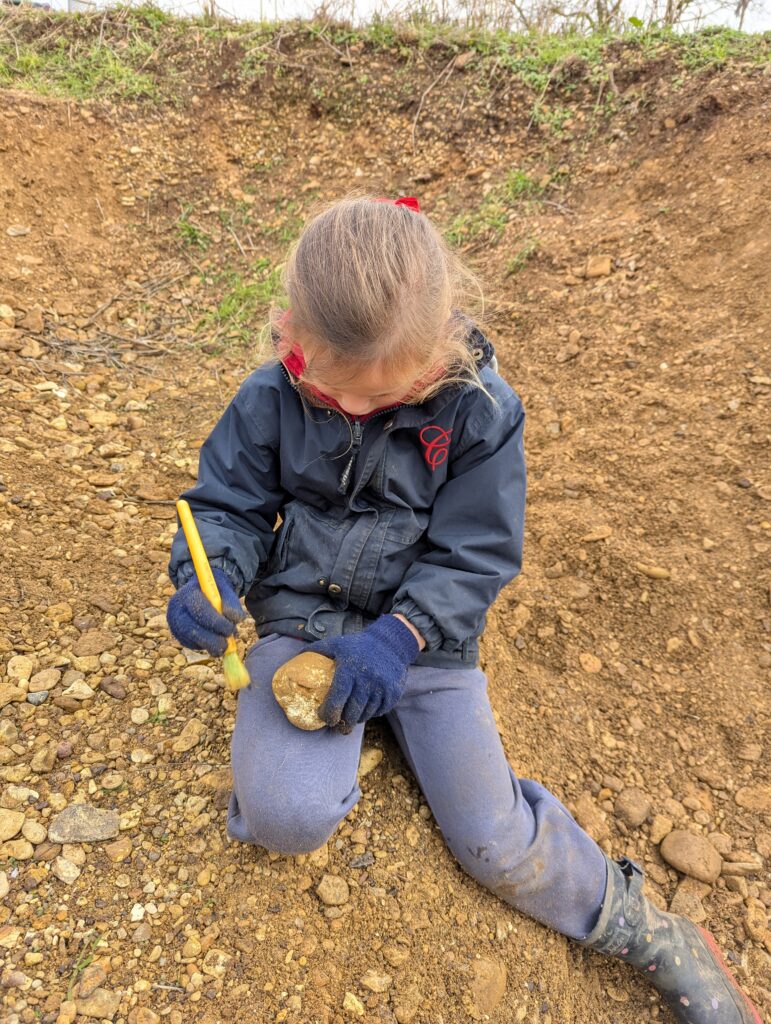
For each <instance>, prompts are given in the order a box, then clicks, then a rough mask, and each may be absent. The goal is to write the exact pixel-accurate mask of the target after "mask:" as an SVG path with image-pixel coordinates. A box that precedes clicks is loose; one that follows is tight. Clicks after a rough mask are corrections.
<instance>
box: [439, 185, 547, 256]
mask: <svg viewBox="0 0 771 1024" xmlns="http://www.w3.org/2000/svg"><path fill="white" fill-rule="evenodd" d="M546 188H547V186H546V184H545V183H544V182H543V181H536V179H535V178H533V177H531V176H530V175H529V174H528V173H527V171H524V170H522V169H521V168H512V169H511V170H510V171H509V172H508V174H507V175H506V178H505V179H504V181H503V182H502V183H501V184H500V185H495V186H493V188H491V189H490V191H489V192H488V193H487V195H486V196H484V197H483V198H482V200H481V201H480V202H479V203H478V204H477V205H476V207H473V208H472V209H471V210H469V211H468V212H466V213H462V214H460V215H459V216H457V217H456V218H455V219H454V220H453V221H452V222H451V224H450V226H449V227H448V228H447V229H446V231H445V232H444V235H445V238H446V239H447V241H448V242H449V243H450V245H452V246H463V245H466V244H468V243H470V242H474V241H477V240H479V239H481V238H483V237H484V238H487V239H488V240H489V241H491V242H495V241H497V240H498V239H499V238H500V237H501V235H502V234H503V232H504V229H505V227H506V225H507V224H508V223H509V221H510V220H512V219H513V217H514V213H515V208H516V207H517V206H518V205H520V204H527V206H528V207H530V206H532V205H533V204H536V203H538V202H540V201H541V200H542V199H543V197H544V195H545V193H546Z"/></svg>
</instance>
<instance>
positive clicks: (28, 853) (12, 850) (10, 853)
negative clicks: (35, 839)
mask: <svg viewBox="0 0 771 1024" xmlns="http://www.w3.org/2000/svg"><path fill="white" fill-rule="evenodd" d="M34 852H35V851H34V850H33V848H32V843H31V842H30V841H29V839H9V840H8V841H7V842H5V843H3V845H2V846H0V860H5V859H8V858H10V857H13V858H14V860H29V859H30V857H32V855H33V853H34Z"/></svg>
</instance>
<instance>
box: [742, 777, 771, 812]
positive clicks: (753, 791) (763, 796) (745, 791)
mask: <svg viewBox="0 0 771 1024" xmlns="http://www.w3.org/2000/svg"><path fill="white" fill-rule="evenodd" d="M734 799H735V800H736V803H737V804H738V805H739V807H743V808H744V809H745V810H747V811H754V812H755V813H756V814H769V813H771V782H761V783H759V784H758V785H756V786H743V787H742V788H741V789H737V791H736V795H735V796H734Z"/></svg>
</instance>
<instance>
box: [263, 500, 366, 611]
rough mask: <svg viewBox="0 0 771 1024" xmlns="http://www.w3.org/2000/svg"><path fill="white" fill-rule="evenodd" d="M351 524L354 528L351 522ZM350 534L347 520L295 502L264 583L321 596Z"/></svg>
mask: <svg viewBox="0 0 771 1024" xmlns="http://www.w3.org/2000/svg"><path fill="white" fill-rule="evenodd" d="M347 525H348V528H350V525H351V522H350V521H348V524H347ZM346 533H347V530H346V522H345V520H336V519H334V518H333V517H332V516H328V515H325V514H324V513H321V512H316V511H315V510H312V509H311V508H310V506H308V505H306V504H305V503H304V502H301V501H293V502H291V503H290V504H289V505H287V507H286V509H285V512H284V522H283V524H282V525H281V527H280V532H279V536H278V538H277V539H276V547H275V550H274V554H273V557H272V558H271V562H270V566H269V570H268V573H267V575H266V576H265V577H264V578H263V580H262V582H263V583H264V584H265V585H267V586H269V587H275V588H284V587H286V588H289V589H290V590H294V591H297V592H300V593H311V594H319V593H321V591H322V590H325V589H326V587H327V585H328V584H329V578H330V573H331V572H332V568H333V566H334V565H335V562H336V560H337V556H338V554H339V551H340V547H341V545H342V543H343V540H344V538H345V536H346Z"/></svg>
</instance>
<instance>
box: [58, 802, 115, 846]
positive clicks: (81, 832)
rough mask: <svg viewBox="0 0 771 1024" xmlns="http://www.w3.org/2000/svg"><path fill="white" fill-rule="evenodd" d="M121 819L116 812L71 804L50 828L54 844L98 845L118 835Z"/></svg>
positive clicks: (88, 805)
mask: <svg viewBox="0 0 771 1024" xmlns="http://www.w3.org/2000/svg"><path fill="white" fill-rule="evenodd" d="M119 821H120V818H119V816H118V814H117V813H116V812H115V811H106V810H102V809H101V808H99V807H92V806H91V805H90V804H70V806H69V807H66V808H65V809H64V810H63V811H62V812H61V813H60V814H57V815H56V817H55V818H54V820H53V821H52V822H51V824H50V825H49V827H48V838H49V840H50V841H51V842H52V843H98V842H101V841H102V840H104V839H113V838H115V836H117V834H118V828H119Z"/></svg>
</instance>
